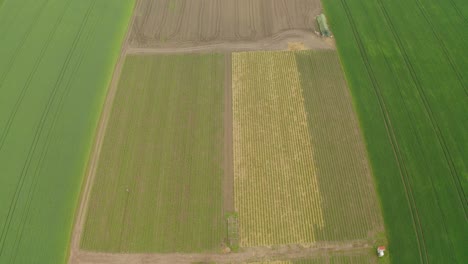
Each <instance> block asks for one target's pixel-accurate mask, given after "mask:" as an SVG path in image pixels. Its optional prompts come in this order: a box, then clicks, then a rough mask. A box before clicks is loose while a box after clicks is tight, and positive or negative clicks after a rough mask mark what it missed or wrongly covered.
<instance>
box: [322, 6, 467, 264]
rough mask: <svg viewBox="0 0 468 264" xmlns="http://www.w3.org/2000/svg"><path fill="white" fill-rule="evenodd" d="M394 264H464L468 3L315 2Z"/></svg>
mask: <svg viewBox="0 0 468 264" xmlns="http://www.w3.org/2000/svg"><path fill="white" fill-rule="evenodd" d="M324 6H325V10H326V12H327V14H328V18H329V21H330V24H331V27H332V30H333V31H334V34H335V36H336V40H337V45H338V50H339V52H340V56H341V59H342V63H343V65H344V68H345V72H346V76H347V79H348V81H349V83H350V86H351V91H352V94H353V98H354V104H355V107H356V109H357V112H358V115H359V118H360V123H361V127H362V129H363V131H364V134H365V139H366V142H367V148H368V151H369V155H370V159H371V162H372V165H373V170H374V175H375V179H376V182H377V185H378V190H379V194H380V198H381V202H382V207H383V212H384V219H385V223H386V230H387V232H388V237H389V254H390V257H391V259H392V261H393V263H466V262H467V261H468V251H466V249H465V246H464V245H466V241H467V240H466V234H468V221H467V207H468V203H467V196H466V191H467V188H468V170H467V164H466V161H467V160H468V138H467V135H468V134H467V133H466V131H468V122H467V121H468V119H467V116H468V115H467V113H468V104H467V94H468V90H467V88H468V79H467V77H466V76H464V75H463V74H465V73H466V72H468V57H467V56H465V55H466V39H468V27H466V17H467V6H468V5H467V4H466V2H465V3H463V1H455V0H450V1H435V0H427V1H421V0H395V1H384V0H370V1H358V0H348V1H346V0H340V1H329V0H326V1H324Z"/></svg>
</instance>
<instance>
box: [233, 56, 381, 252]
mask: <svg viewBox="0 0 468 264" xmlns="http://www.w3.org/2000/svg"><path fill="white" fill-rule="evenodd" d="M232 68H233V80H232V85H233V88H232V89H233V117H234V120H233V127H234V133H233V136H234V177H235V178H234V183H235V207H236V210H237V211H238V213H239V226H240V229H239V230H240V245H241V246H258V245H275V244H289V243H303V244H308V243H313V242H316V241H340V240H355V239H370V240H372V239H374V236H375V235H376V234H377V233H379V232H383V225H382V217H381V213H380V208H379V202H378V200H377V196H376V192H375V189H374V185H373V180H372V177H371V171H370V168H369V164H368V160H367V153H366V150H365V146H364V143H363V140H362V135H361V133H360V129H359V125H358V122H357V119H356V117H355V113H354V111H353V107H352V100H351V97H350V95H349V93H348V90H347V86H346V81H345V79H344V76H343V73H342V69H341V67H340V62H339V59H338V56H337V53H336V52H335V51H317V52H315V51H297V52H250V53H236V54H233V58H232Z"/></svg>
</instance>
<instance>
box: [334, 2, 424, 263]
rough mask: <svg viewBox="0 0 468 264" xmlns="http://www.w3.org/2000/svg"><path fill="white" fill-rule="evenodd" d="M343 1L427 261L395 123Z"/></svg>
mask: <svg viewBox="0 0 468 264" xmlns="http://www.w3.org/2000/svg"><path fill="white" fill-rule="evenodd" d="M341 3H342V6H343V9H344V10H345V12H346V16H347V17H348V20H349V22H350V26H351V29H352V32H353V35H354V38H355V40H356V43H357V45H358V46H359V51H360V54H361V57H362V59H363V63H364V65H365V67H366V70H367V73H368V75H369V78H370V80H371V84H372V87H373V89H374V92H375V94H376V96H377V99H378V103H379V106H380V110H381V112H382V116H383V120H384V124H385V128H386V130H387V134H388V137H389V139H390V143H391V145H392V149H393V153H394V156H395V159H396V162H397V165H398V169H399V171H400V177H401V180H402V183H403V186H404V189H405V194H406V200H407V201H408V205H409V209H410V213H411V218H412V221H413V228H414V231H415V235H416V239H417V240H416V241H417V243H418V251H419V256H420V260H421V261H422V262H427V251H426V247H425V242H424V237H423V234H422V228H421V223H420V222H419V215H418V212H417V208H416V206H415V204H414V198H413V193H412V189H411V185H410V184H409V182H408V179H407V177H408V176H407V170H406V166H405V164H404V162H403V160H402V159H401V153H400V148H399V146H398V142H397V140H396V137H395V132H394V129H393V125H392V124H391V120H390V117H389V114H388V110H387V107H386V105H385V101H384V99H383V96H382V95H381V93H380V88H379V84H378V82H377V79H376V77H375V75H374V73H373V71H372V67H371V65H370V62H369V59H368V57H367V53H366V51H365V48H364V45H363V43H362V40H361V38H360V37H359V33H358V32H357V29H356V25H355V22H354V19H353V17H352V15H351V11H350V10H349V7H348V5H347V3H346V1H345V0H341ZM420 236H422V237H420ZM423 251H424V257H425V259H426V261H424V258H423Z"/></svg>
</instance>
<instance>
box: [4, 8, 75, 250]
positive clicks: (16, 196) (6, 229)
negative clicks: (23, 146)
mask: <svg viewBox="0 0 468 264" xmlns="http://www.w3.org/2000/svg"><path fill="white" fill-rule="evenodd" d="M70 3H71V1H68V2H67V4H66V5H65V7H64V12H63V13H62V15H61V16H60V17H59V19H58V20H57V22H56V23H55V24H54V27H53V29H52V31H51V32H50V34H49V36H48V38H47V40H46V44H45V46H44V47H43V48H42V50H41V52H40V55H39V58H38V59H37V60H36V62H35V65H34V67H33V71H32V72H31V73H30V74H29V76H28V79H27V82H26V84H25V85H24V86H23V89H22V90H21V94H20V98H18V100H17V101H16V103H15V105H14V109H13V111H12V112H11V113H10V118H9V120H8V123H7V127H6V129H5V131H4V133H3V135H2V138H0V151H1V150H2V148H3V145H4V142H5V139H6V137H7V135H8V132H9V130H10V127H11V124H12V123H13V120H14V118H15V116H16V113H17V111H18V110H19V107H20V106H21V103H22V101H23V98H24V96H25V95H26V92H27V91H28V90H29V87H30V85H31V82H32V79H33V77H34V75H35V73H36V71H37V69H38V68H39V65H40V62H41V61H42V59H43V56H44V54H45V52H46V51H47V49H48V47H49V44H50V41H51V40H52V38H53V37H54V36H55V33H56V31H57V28H58V26H59V25H60V23H61V21H62V19H63V17H64V15H65V11H66V10H68V7H69V5H70ZM54 91H55V88H54V90H53V91H52V92H53V93H54ZM49 105H50V97H49V100H48V103H47V106H46V112H48V111H49ZM43 120H44V114H43V115H42V116H41V119H40V123H39V126H38V130H36V133H35V135H34V138H33V142H32V144H31V147H30V149H29V152H28V156H27V158H26V163H25V164H24V165H23V168H22V171H21V175H20V178H19V181H18V184H17V185H16V188H15V192H14V194H13V199H12V201H11V202H10V206H9V209H8V213H7V217H6V220H5V223H3V227H2V233H1V234H0V256H1V255H2V254H3V249H4V246H5V241H6V239H7V235H8V232H9V228H10V225H11V221H12V218H13V216H14V214H15V211H16V203H17V201H18V199H19V196H20V193H21V189H22V188H23V184H24V181H25V177H26V174H27V169H29V164H30V163H31V160H32V156H33V154H34V152H35V148H36V145H37V141H38V131H39V130H40V131H42V125H43ZM40 133H41V132H40ZM40 133H39V136H40ZM26 168H27V169H26ZM25 169H26V172H25Z"/></svg>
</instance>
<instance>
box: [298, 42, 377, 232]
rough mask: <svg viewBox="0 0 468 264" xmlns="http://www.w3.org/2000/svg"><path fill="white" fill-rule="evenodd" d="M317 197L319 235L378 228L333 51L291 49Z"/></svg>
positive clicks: (374, 199)
mask: <svg viewBox="0 0 468 264" xmlns="http://www.w3.org/2000/svg"><path fill="white" fill-rule="evenodd" d="M295 60H296V65H297V69H298V70H299V76H300V82H301V88H302V94H303V97H304V107H305V110H306V112H307V122H308V127H309V132H310V136H311V141H312V150H313V157H314V160H315V168H316V173H317V179H318V183H319V189H320V193H321V197H322V208H323V218H324V221H325V225H324V228H323V229H322V230H321V231H320V232H318V233H317V238H318V239H320V240H325V241H335V240H346V239H366V238H372V237H374V236H375V235H376V234H377V233H379V232H383V231H384V230H383V220H382V216H381V212H380V207H379V201H378V199H377V195H376V192H375V188H374V182H373V178H372V174H371V171H370V168H369V162H368V157H367V151H366V149H365V145H364V141H363V137H362V134H361V131H360V129H359V124H358V121H357V118H356V114H355V112H354V109H353V106H352V99H351V95H350V94H349V90H348V86H347V84H346V80H345V78H344V74H343V70H342V68H341V64H340V61H339V58H338V54H337V52H336V51H302V52H296V53H295Z"/></svg>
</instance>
